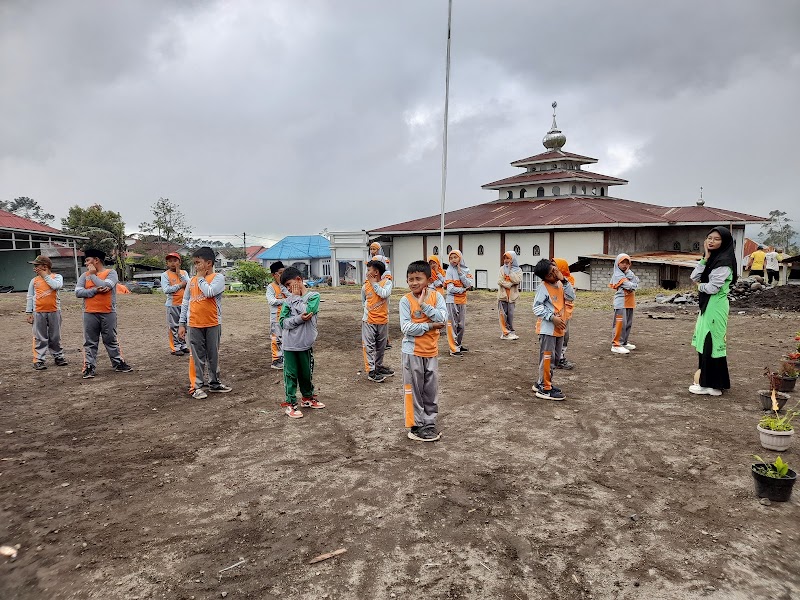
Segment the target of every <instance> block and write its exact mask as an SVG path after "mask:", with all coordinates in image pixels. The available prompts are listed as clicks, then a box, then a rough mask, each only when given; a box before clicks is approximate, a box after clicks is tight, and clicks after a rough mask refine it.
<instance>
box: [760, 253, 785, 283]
mask: <svg viewBox="0 0 800 600" xmlns="http://www.w3.org/2000/svg"><path fill="white" fill-rule="evenodd" d="M768 250H769V251H768V252H767V253H766V254H765V255H764V269H765V270H766V271H767V284H769V285H772V282H773V281H774V282H775V284H776V285H777V284H778V279H779V277H778V275H779V274H780V271H779V269H780V268H781V265H780V262H779V261H780V260H781V259H782V258H783V257H782V256H781V257H779V256H778V252H777V251H776V250H775V248H772V247H770V248H768Z"/></svg>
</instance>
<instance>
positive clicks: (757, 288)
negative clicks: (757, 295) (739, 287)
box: [750, 282, 764, 292]
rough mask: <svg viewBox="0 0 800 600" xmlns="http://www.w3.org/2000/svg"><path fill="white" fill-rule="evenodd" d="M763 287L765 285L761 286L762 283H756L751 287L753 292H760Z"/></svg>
mask: <svg viewBox="0 0 800 600" xmlns="http://www.w3.org/2000/svg"><path fill="white" fill-rule="evenodd" d="M763 287H764V286H763V285H761V284H760V283H758V282H756V283H754V284H753V285H751V286H750V291H751V292H757V291H758V290H760V289H762V288H763Z"/></svg>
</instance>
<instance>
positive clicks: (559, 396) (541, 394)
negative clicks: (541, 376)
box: [536, 388, 567, 402]
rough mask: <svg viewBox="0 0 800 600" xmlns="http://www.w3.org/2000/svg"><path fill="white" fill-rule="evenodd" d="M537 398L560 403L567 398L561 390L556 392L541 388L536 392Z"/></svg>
mask: <svg viewBox="0 0 800 600" xmlns="http://www.w3.org/2000/svg"><path fill="white" fill-rule="evenodd" d="M536 397H537V398H541V399H543V400H558V401H559V402H560V401H561V400H566V398H567V397H566V396H565V395H564V394H563V393H562V392H561V390H556V389H555V388H552V389H549V390H545V389H542V388H539V389H538V390H536Z"/></svg>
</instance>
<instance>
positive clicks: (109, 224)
mask: <svg viewBox="0 0 800 600" xmlns="http://www.w3.org/2000/svg"><path fill="white" fill-rule="evenodd" d="M61 227H62V229H63V230H64V232H65V233H71V234H73V235H84V236H86V237H88V238H89V241H88V242H86V243H85V244H84V245H83V246H82V249H83V250H85V249H86V248H98V249H99V250H102V251H103V252H105V253H106V254H107V255H108V256H111V257H113V258H114V261H115V263H116V265H117V269H118V270H120V272H122V267H123V264H124V257H125V252H126V251H127V245H126V244H125V223H124V221H123V220H122V216H121V215H120V214H119V213H118V212H114V211H112V210H103V207H102V206H101V205H99V204H93V205H92V206H90V207H88V208H81V207H80V206H78V205H75V206H72V207H70V209H69V212H68V213H67V217H66V218H65V219H61Z"/></svg>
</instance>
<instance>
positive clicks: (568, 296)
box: [533, 280, 575, 391]
mask: <svg viewBox="0 0 800 600" xmlns="http://www.w3.org/2000/svg"><path fill="white" fill-rule="evenodd" d="M574 300H575V290H574V288H573V287H572V284H571V283H570V282H569V281H568V280H564V283H563V284H562V283H561V282H560V281H556V282H555V283H547V282H546V281H542V282H541V283H540V284H539V286H538V287H537V288H536V295H535V296H534V298H533V314H534V315H536V316H537V317H538V319H537V321H536V333H538V334H539V378H538V380H537V386H539V387H540V388H541V389H542V390H544V391H550V390H552V389H553V383H552V378H553V367H554V366H555V361H556V360H558V358H559V357H560V356H561V350H562V347H563V344H564V333H565V328H564V327H556V326H555V323H553V317H555V316H558V317H561V318H562V319H565V318H566V316H565V315H566V303H567V301H574Z"/></svg>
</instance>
